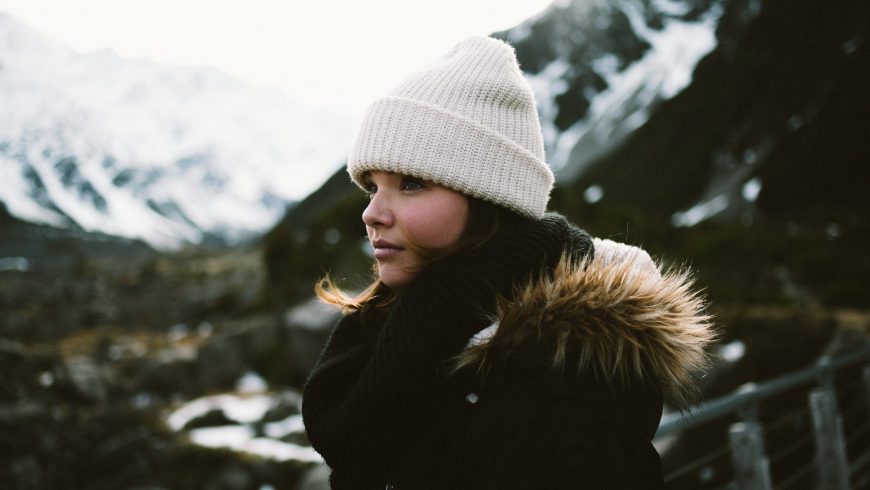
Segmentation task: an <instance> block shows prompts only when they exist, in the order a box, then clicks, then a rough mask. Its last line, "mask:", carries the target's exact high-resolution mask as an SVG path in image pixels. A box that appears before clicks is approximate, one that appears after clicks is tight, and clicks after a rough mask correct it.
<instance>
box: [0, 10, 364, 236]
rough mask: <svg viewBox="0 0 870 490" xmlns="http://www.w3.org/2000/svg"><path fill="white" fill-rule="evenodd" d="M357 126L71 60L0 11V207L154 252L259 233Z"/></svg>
mask: <svg viewBox="0 0 870 490" xmlns="http://www.w3.org/2000/svg"><path fill="white" fill-rule="evenodd" d="M351 130H352V128H351V127H350V126H349V124H348V123H347V122H346V121H344V120H343V119H342V118H340V117H336V116H335V115H332V114H324V113H321V112H316V111H313V110H305V109H304V108H302V107H300V106H299V105H297V104H293V103H291V102H290V101H289V100H287V99H286V98H285V97H283V96H282V95H280V94H278V93H277V92H274V91H270V90H266V89H260V88H252V87H249V86H246V85H244V84H242V83H241V82H239V81H237V80H234V79H231V78H230V77H228V76H226V75H224V74H222V73H220V72H219V71H217V70H214V69H210V68H188V67H175V66H165V65H160V64H157V63H154V62H152V61H149V60H127V59H123V58H121V57H119V56H117V55H116V54H115V53H113V52H110V51H103V52H96V53H88V54H79V53H76V52H74V51H72V50H70V49H67V48H66V47H64V46H62V45H60V44H58V43H55V42H53V41H51V40H49V39H47V38H45V37H43V36H42V35H40V34H39V33H37V32H35V31H33V30H32V29H30V28H28V27H27V26H25V25H23V24H21V23H19V22H17V21H16V20H15V19H13V18H12V17H10V16H8V15H4V14H0V201H2V202H3V203H4V204H5V206H6V207H7V208H8V210H9V212H10V213H11V214H13V215H15V216H17V217H19V218H21V219H24V220H28V221H34V222H41V223H48V224H52V225H56V226H75V227H80V228H82V229H85V230H89V231H91V230H92V231H101V232H105V233H109V234H113V235H119V236H124V237H131V238H141V239H144V240H145V241H147V242H149V243H151V244H152V245H155V246H158V247H177V246H179V245H181V244H183V243H195V242H198V241H200V240H202V239H203V238H205V237H207V236H216V237H220V238H225V239H229V240H232V239H236V238H239V237H241V236H244V235H245V234H247V233H250V232H257V231H262V230H264V229H265V228H267V227H268V226H270V225H271V224H273V223H274V221H276V220H277V219H278V218H279V217H280V216H281V215H282V213H283V212H284V210H285V207H286V204H287V203H288V202H289V201H291V200H295V199H299V198H301V197H304V195H305V194H307V193H308V192H310V190H311V189H312V188H313V187H315V186H317V185H318V184H319V183H320V182H322V181H323V180H325V178H326V177H327V176H328V175H330V174H331V173H332V172H334V171H335V169H336V168H337V167H338V166H339V165H340V164H341V159H342V157H343V154H344V152H345V151H346V148H342V147H341V146H342V145H336V144H335V142H336V141H348V140H349V136H350V134H351Z"/></svg>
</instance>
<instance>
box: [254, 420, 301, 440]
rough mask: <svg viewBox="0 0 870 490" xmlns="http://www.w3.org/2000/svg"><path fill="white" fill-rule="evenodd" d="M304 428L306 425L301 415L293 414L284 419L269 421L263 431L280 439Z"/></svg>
mask: <svg viewBox="0 0 870 490" xmlns="http://www.w3.org/2000/svg"><path fill="white" fill-rule="evenodd" d="M304 430H305V425H303V423H302V416H301V415H291V416H289V417H287V418H286V419H284V420H279V421H278V422H269V423H268V424H265V425H264V426H263V433H264V434H266V435H267V436H269V437H271V438H273V439H280V438H282V437H284V436H286V435H289V434H293V433H294V432H302V431H304Z"/></svg>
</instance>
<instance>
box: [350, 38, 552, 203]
mask: <svg viewBox="0 0 870 490" xmlns="http://www.w3.org/2000/svg"><path fill="white" fill-rule="evenodd" d="M347 169H348V173H350V176H351V178H352V179H353V180H354V182H356V183H357V185H360V186H362V174H363V173H364V172H365V171H367V170H384V171H389V172H397V173H402V174H407V175H413V176H415V177H419V178H422V179H425V180H429V181H432V182H436V183H438V184H441V185H444V186H446V187H449V188H451V189H454V190H456V191H459V192H462V193H463V194H467V195H470V196H474V197H477V198H480V199H483V200H486V201H490V202H493V203H495V204H498V205H501V206H504V207H507V208H508V209H511V210H514V211H516V212H518V213H520V214H522V215H524V216H528V217H532V218H539V217H541V216H542V215H543V214H544V211H545V210H546V207H547V201H548V200H549V194H550V190H551V188H552V186H553V172H552V171H551V170H550V168H549V167H548V166H547V164H546V163H545V159H544V143H543V137H542V134H541V126H540V122H539V120H538V114H537V109H536V107H535V100H534V96H533V94H532V91H531V88H530V87H529V84H528V82H526V80H525V79H524V78H523V75H522V72H521V70H520V67H519V64H518V63H517V59H516V54H515V52H514V49H513V47H511V46H510V45H509V44H507V43H505V42H502V41H499V40H497V39H493V38H489V37H484V36H475V37H471V38H469V39H466V40H465V41H463V42H461V43H459V44H458V45H457V46H456V47H454V48H453V49H452V50H450V51H449V52H448V53H447V54H446V55H444V56H443V57H442V58H440V59H438V60H437V61H435V62H434V63H432V64H430V65H429V66H427V67H426V68H424V69H422V70H421V71H419V72H417V73H415V74H413V75H412V76H411V77H409V78H408V79H406V80H405V81H404V82H403V83H401V84H400V85H399V86H398V87H396V88H395V89H394V90H393V91H392V92H390V94H389V95H388V96H387V97H384V98H381V99H378V100H376V101H374V102H373V103H372V104H371V105H370V106H369V108H368V111H367V112H366V114H365V116H364V118H363V122H362V125H361V127H360V129H359V132H358V133H357V137H356V140H355V142H354V145H353V147H352V148H351V152H350V155H349V158H348V167H347Z"/></svg>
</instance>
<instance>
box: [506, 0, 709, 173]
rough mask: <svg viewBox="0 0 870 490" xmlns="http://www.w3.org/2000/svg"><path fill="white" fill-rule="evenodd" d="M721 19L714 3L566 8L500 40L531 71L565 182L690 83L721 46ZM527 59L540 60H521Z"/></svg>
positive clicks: (558, 6)
mask: <svg viewBox="0 0 870 490" xmlns="http://www.w3.org/2000/svg"><path fill="white" fill-rule="evenodd" d="M721 15H722V7H721V5H720V4H719V3H717V2H715V1H710V2H701V1H692V0H621V1H610V0H584V1H562V2H556V3H554V5H553V6H552V7H551V8H550V9H548V10H547V11H545V12H544V13H543V15H541V16H539V17H537V18H534V19H529V20H528V21H527V22H525V23H524V24H522V25H520V26H518V27H516V28H514V29H512V30H510V31H506V32H505V33H503V34H502V35H503V36H504V37H506V38H507V39H508V40H510V41H511V42H512V43H514V44H515V45H517V47H518V53H519V55H520V58H521V59H520V61H521V63H522V64H523V66H524V68H526V70H527V72H528V71H532V72H533V73H531V74H530V76H529V81H530V83H531V85H532V88H533V90H534V91H535V96H536V99H537V101H538V104H539V111H540V113H541V117H542V121H543V129H544V136H545V141H546V146H547V158H548V161H549V163H550V165H552V166H553V168H554V170H555V171H556V174H557V178H558V179H559V180H560V181H572V180H574V179H576V178H578V177H579V176H580V175H582V174H583V172H584V171H585V170H586V169H587V168H588V166H589V164H590V163H592V162H594V161H595V160H596V159H598V158H600V157H602V156H604V155H606V154H607V153H609V152H610V151H612V150H613V149H614V148H616V147H618V146H619V145H620V144H621V143H622V142H623V141H624V140H625V138H626V137H628V136H629V135H630V134H631V133H632V131H634V130H635V129H637V128H638V127H640V126H641V125H643V124H644V123H645V122H646V121H647V120H648V119H649V117H650V115H651V114H652V113H653V111H654V110H655V108H656V107H657V106H658V104H659V103H660V102H661V101H664V100H667V99H670V98H671V97H673V96H675V95H676V94H678V93H679V92H680V91H681V90H683V89H684V88H685V87H686V86H688V85H689V83H691V81H692V71H693V70H694V68H695V66H696V65H697V63H698V61H700V59H701V58H703V57H704V55H706V54H707V53H709V52H710V51H712V50H713V49H714V48H715V47H716V35H715V31H716V27H717V24H718V21H719V19H720V17H721ZM524 44H528V45H530V46H534V47H533V48H529V49H528V51H527V50H526V49H525V46H524ZM540 46H546V48H545V49H542V48H541V47H540ZM525 52H531V53H532V54H533V55H534V56H536V58H534V59H526V60H524V59H523V54H525ZM542 52H543V53H545V55H544V56H541V53H542ZM530 58H531V57H530ZM524 61H525V63H524ZM529 66H531V68H532V69H531V70H529ZM578 108H579V109H578ZM565 112H567V113H568V114H571V113H572V112H575V113H576V116H574V117H572V116H567V117H566V116H565V115H564V114H562V113H565Z"/></svg>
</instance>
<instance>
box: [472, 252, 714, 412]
mask: <svg viewBox="0 0 870 490" xmlns="http://www.w3.org/2000/svg"><path fill="white" fill-rule="evenodd" d="M641 254H642V255H641ZM595 255H596V257H592V258H585V259H583V260H579V261H577V260H572V259H570V258H568V257H567V256H563V257H562V260H561V261H560V262H559V264H558V266H557V267H556V270H555V272H554V274H553V275H552V276H546V277H541V278H538V279H536V280H533V281H531V282H530V283H529V284H527V285H526V286H525V287H522V288H519V289H517V290H516V291H515V293H514V294H513V295H512V297H511V298H509V299H504V298H502V299H501V300H500V301H499V310H498V312H497V314H496V317H495V318H494V319H493V321H494V323H496V324H497V325H498V326H497V328H494V329H492V331H491V332H492V335H491V336H490V337H489V338H488V339H485V340H483V341H481V342H477V343H476V345H474V344H472V345H470V346H469V347H468V348H467V349H466V350H464V351H463V352H462V353H461V354H460V355H459V356H458V357H457V359H456V361H457V363H456V366H457V369H464V368H473V369H477V372H478V373H479V375H481V377H483V378H487V377H489V376H490V375H492V374H495V373H496V372H497V371H499V367H500V366H505V365H507V362H508V360H509V358H510V357H511V356H512V355H514V354H518V353H520V352H523V351H528V349H529V348H532V349H533V350H534V351H535V352H544V353H545V358H544V360H545V361H546V362H547V363H548V364H549V365H550V367H551V369H552V370H553V371H554V372H561V373H566V372H570V370H574V371H575V372H576V373H577V374H580V375H584V374H588V375H592V376H593V377H595V378H596V379H599V380H602V381H604V382H605V383H608V384H611V385H627V384H629V383H633V382H644V383H649V382H652V383H655V384H657V385H658V386H659V387H660V388H661V390H662V394H663V396H664V398H665V401H666V402H668V403H669V404H671V405H673V406H677V407H685V406H686V405H687V403H688V402H689V401H690V399H691V397H692V395H694V394H695V383H694V379H695V375H696V374H698V373H699V372H700V371H702V370H704V369H705V368H707V367H708V364H709V357H708V354H707V353H706V349H705V348H706V347H707V345H708V344H710V343H711V342H712V341H713V340H714V339H715V337H716V334H715V332H714V329H713V328H712V323H711V317H710V316H709V315H708V314H706V313H705V312H704V309H705V300H704V299H703V298H702V297H701V295H700V294H699V293H698V292H696V291H693V290H692V286H693V281H692V278H691V275H690V273H689V271H688V270H686V269H670V270H665V271H664V272H663V273H659V271H658V270H656V269H655V268H653V269H652V270H651V269H650V268H649V267H644V265H645V264H643V261H649V260H650V259H649V256H648V255H646V252H643V251H642V250H640V249H634V252H632V253H628V254H626V255H625V256H624V257H622V258H621V259H620V260H619V261H616V262H614V261H613V260H612V259H606V258H602V257H598V255H599V254H595ZM569 363H570V364H571V365H569Z"/></svg>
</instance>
